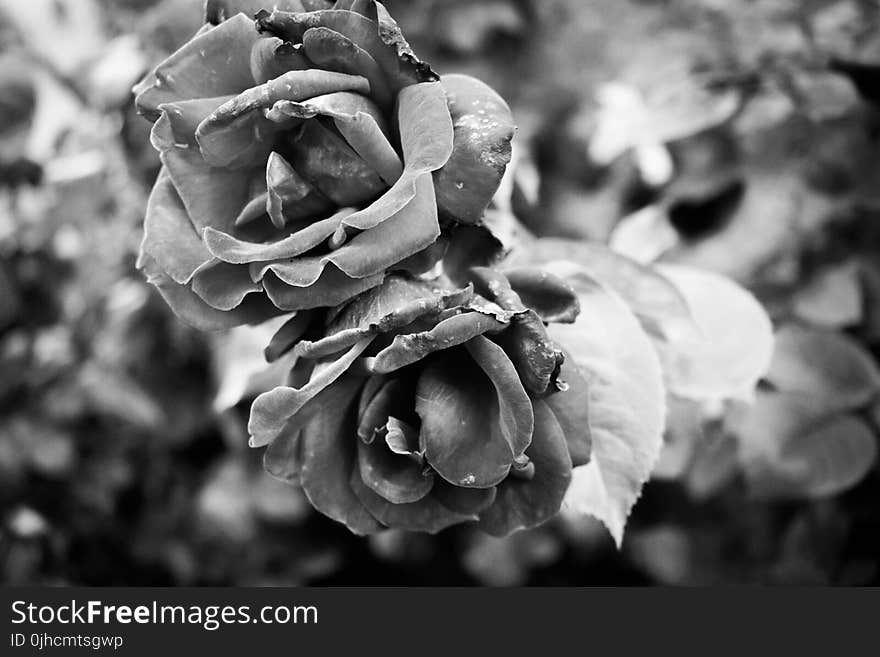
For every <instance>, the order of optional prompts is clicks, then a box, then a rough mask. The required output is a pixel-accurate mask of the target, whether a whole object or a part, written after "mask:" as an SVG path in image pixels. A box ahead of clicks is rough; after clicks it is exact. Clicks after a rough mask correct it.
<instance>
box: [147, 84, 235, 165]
mask: <svg viewBox="0 0 880 657" xmlns="http://www.w3.org/2000/svg"><path fill="white" fill-rule="evenodd" d="M230 98H233V96H218V97H217V98H194V99H192V100H181V101H177V102H175V103H163V104H162V105H160V106H159V110H160V111H161V112H162V116H160V117H159V120H158V121H156V123H154V124H153V129H152V131H151V132H150V143H151V144H152V145H153V148H155V149H156V150H157V151H159V152H162V151H165V150H168V149H169V148H175V147H177V148H181V147H187V146H197V145H198V143H197V142H196V128H198V127H199V124H200V123H201V122H202V121H204V120H205V117H206V116H208V115H210V114H211V112H213V111H214V110H216V109H217V108H218V107H220V106H221V105H222V104H223V103H225V102H226V101H228V100H229V99H230Z"/></svg>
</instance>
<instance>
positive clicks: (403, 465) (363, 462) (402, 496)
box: [357, 440, 434, 504]
mask: <svg viewBox="0 0 880 657" xmlns="http://www.w3.org/2000/svg"><path fill="white" fill-rule="evenodd" d="M357 450H358V473H359V475H360V478H361V481H363V483H364V484H366V486H367V487H369V488H370V489H371V490H372V491H373V492H374V493H376V494H377V495H379V496H381V497H382V498H383V499H385V500H387V501H389V502H391V503H393V504H409V503H411V502H417V501H418V500H420V499H422V498H423V497H425V495H427V494H428V493H430V492H431V488H432V487H433V485H434V477H433V476H431V475H427V476H426V475H423V474H422V467H421V466H420V465H419V464H418V463H416V462H415V461H413V460H412V459H410V458H408V457H406V456H403V455H401V454H395V453H394V452H392V451H391V450H390V449H389V448H388V445H387V444H386V443H385V442H384V441H382V440H374V441H372V442H370V443H369V444H367V443H365V442H364V441H362V440H359V441H357Z"/></svg>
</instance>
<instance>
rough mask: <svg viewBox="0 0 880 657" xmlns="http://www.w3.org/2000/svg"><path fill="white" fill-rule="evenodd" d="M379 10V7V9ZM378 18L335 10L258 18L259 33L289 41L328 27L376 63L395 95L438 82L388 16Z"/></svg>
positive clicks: (272, 14)
mask: <svg viewBox="0 0 880 657" xmlns="http://www.w3.org/2000/svg"><path fill="white" fill-rule="evenodd" d="M376 9H377V10H379V9H380V7H379V6H378V5H377V6H376ZM377 18H378V19H379V20H378V21H377V20H372V19H370V18H368V17H367V16H364V15H362V14H359V13H355V12H351V11H345V10H335V9H330V10H326V11H315V12H309V13H291V12H284V11H273V12H272V13H271V14H269V13H263V14H261V15H259V16H257V29H259V30H260V31H262V32H269V33H271V34H275V35H276V36H279V37H281V38H283V39H286V40H288V41H302V38H303V36H304V34H305V32H306V30H308V29H311V28H317V27H326V28H329V29H331V30H333V31H334V32H338V33H340V34H342V35H343V36H344V37H345V38H347V39H348V40H349V41H351V42H352V43H354V44H357V46H358V47H359V48H361V49H363V50H365V51H366V52H367V53H369V54H370V56H371V57H372V58H373V59H374V60H376V62H377V63H378V64H379V66H380V67H381V68H382V70H383V71H384V73H385V75H386V77H387V78H388V81H389V85H390V87H391V91H392V94H393V93H394V92H396V91H399V90H400V89H401V88H402V87H405V86H407V85H411V84H414V83H417V82H424V81H426V80H435V79H436V75H435V74H434V72H433V71H431V69H430V67H428V66H427V65H425V64H423V63H422V62H420V61H419V60H418V59H416V57H415V56H414V55H413V53H412V51H411V50H410V49H409V46H408V44H407V43H406V41H405V40H404V39H403V37H402V35H400V31H399V30H398V29H397V26H396V24H395V23H394V21H392V20H391V18H390V16H388V15H387V12H386V13H385V14H384V15H383V14H382V13H380V11H377ZM380 26H381V27H380Z"/></svg>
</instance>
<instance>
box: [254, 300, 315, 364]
mask: <svg viewBox="0 0 880 657" xmlns="http://www.w3.org/2000/svg"><path fill="white" fill-rule="evenodd" d="M311 321H312V315H311V313H308V312H306V311H301V312H298V313H296V314H294V316H293V317H291V318H290V319H288V320H287V321H286V322H285V323H284V324H283V325H282V326H281V328H279V329H278V330H277V331H276V332H275V335H273V336H272V339H271V340H270V341H269V345H268V346H267V347H266V348H265V349H264V350H263V354H264V355H265V357H266V361H267V362H269V363H273V362H275V361H276V360H278V359H279V358H281V356H283V355H284V354H286V353H287V352H288V351H290V350H291V349H292V348H293V345H294V344H295V343H296V341H297V340H299V339H300V337H302V335H303V333H305V332H306V329H308V327H309V324H310V323H311Z"/></svg>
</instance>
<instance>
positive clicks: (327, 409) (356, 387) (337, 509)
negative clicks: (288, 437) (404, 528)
mask: <svg viewBox="0 0 880 657" xmlns="http://www.w3.org/2000/svg"><path fill="white" fill-rule="evenodd" d="M361 385H362V380H360V379H357V378H354V377H345V378H343V379H342V380H340V381H339V382H338V383H337V384H336V385H333V386H331V387H329V388H328V389H327V390H325V391H324V394H323V395H322V396H321V400H320V403H319V404H316V406H317V412H316V414H315V416H314V417H313V418H312V419H311V421H310V422H309V423H308V424H307V425H306V426H305V428H304V429H303V434H302V468H301V470H300V483H301V484H302V487H303V492H305V494H306V497H307V498H308V500H309V502H311V503H312V506H314V507H315V508H316V509H317V510H318V511H320V512H321V513H323V514H324V515H326V516H328V517H330V518H332V519H333V520H336V521H337V522H341V523H343V524H344V525H345V526H346V527H348V529H349V530H350V531H352V532H353V533H355V534H361V535H363V534H371V533H373V532H376V531H379V530H380V529H381V528H382V527H381V525H380V524H379V522H377V521H376V519H375V518H374V517H373V515H372V514H371V513H370V512H369V511H368V510H367V508H366V507H365V506H364V504H363V503H362V502H361V501H360V499H359V496H357V495H355V493H354V492H353V491H352V489H351V487H350V485H349V480H350V478H351V475H352V472H353V468H354V463H355V449H356V448H355V446H354V444H352V441H351V433H350V428H351V425H350V423H351V421H352V416H353V412H354V400H355V399H356V397H357V393H358V392H359V391H360V387H361Z"/></svg>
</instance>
